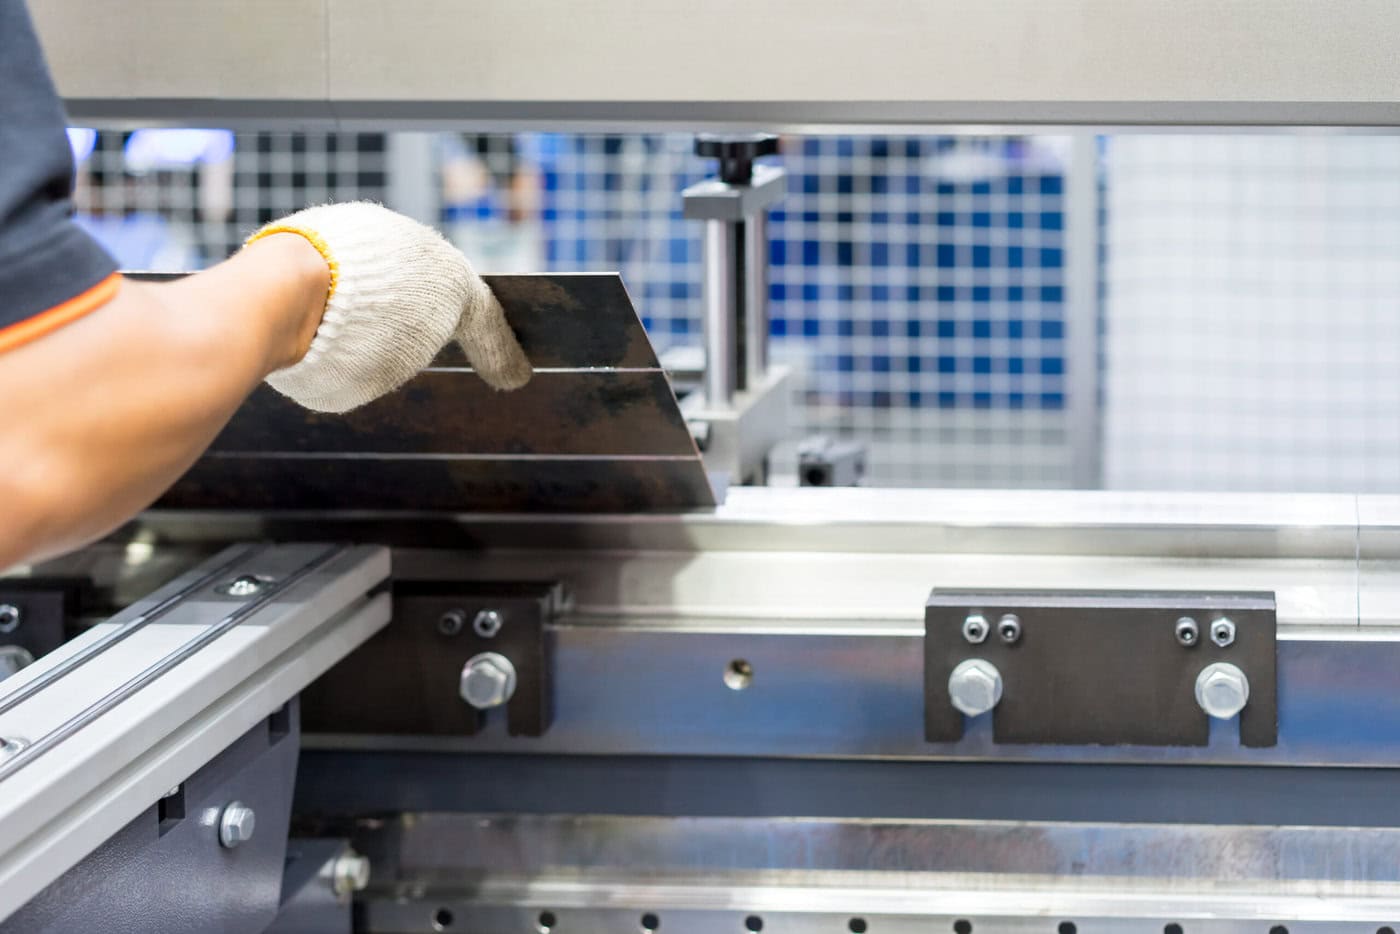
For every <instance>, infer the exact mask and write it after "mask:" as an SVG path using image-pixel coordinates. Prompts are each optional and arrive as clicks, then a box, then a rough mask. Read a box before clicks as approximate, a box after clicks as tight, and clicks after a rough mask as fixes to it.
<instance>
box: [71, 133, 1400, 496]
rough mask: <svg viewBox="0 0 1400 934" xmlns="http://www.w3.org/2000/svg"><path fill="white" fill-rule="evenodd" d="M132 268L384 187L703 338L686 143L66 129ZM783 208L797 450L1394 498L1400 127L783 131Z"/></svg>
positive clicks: (702, 164) (505, 263)
mask: <svg viewBox="0 0 1400 934" xmlns="http://www.w3.org/2000/svg"><path fill="white" fill-rule="evenodd" d="M70 136H71V138H72V140H73V144H74V150H75V155H76V157H77V160H78V163H79V171H78V176H77V177H78V184H77V194H76V200H77V204H78V208H79V212H80V214H81V217H82V219H83V223H84V224H86V225H87V226H88V227H89V229H91V230H92V231H93V232H94V233H95V234H97V236H98V237H99V238H100V239H102V241H103V242H104V243H106V244H107V245H108V247H109V249H111V250H112V251H113V252H114V253H115V254H116V255H117V256H118V258H119V260H120V261H121V263H122V264H123V266H125V267H126V268H132V269H152V270H180V269H193V268H199V267H202V266H205V265H208V264H210V263H213V262H216V261H218V260H219V259H221V258H222V257H224V256H226V255H228V254H229V253H230V252H232V251H233V250H235V249H236V248H237V247H238V245H239V243H240V242H241V241H242V238H243V237H245V236H246V235H247V234H248V233H249V232H251V231H252V230H253V229H254V228H255V227H257V226H258V225H259V224H261V223H263V222H266V221H268V220H270V219H272V218H273V217H276V216H279V215H282V214H285V213H287V212H289V211H292V210H295V209H297V208H300V207H302V206H305V205H307V204H312V203H318V202H324V201H331V200H346V199H354V198H369V199H373V200H376V201H382V202H384V203H386V204H388V205H389V206H391V207H394V208H397V209H399V210H401V211H404V212H406V213H409V214H411V215H413V216H416V217H418V218H420V219H422V220H425V221H429V222H432V223H435V224H436V225H438V226H439V227H440V228H441V229H442V230H443V231H444V232H445V233H446V234H447V235H448V236H449V237H450V238H451V239H452V240H453V241H454V242H455V243H457V245H458V246H460V247H461V248H462V249H463V250H464V251H465V252H466V253H467V255H468V256H469V257H470V258H471V259H472V260H473V262H474V263H475V264H476V265H477V267H478V268H479V269H481V270H483V271H487V272H528V271H537V270H539V271H544V270H549V271H567V270H614V269H615V270H620V271H621V272H622V275H623V277H624V280H625V282H626V283H627V285H628V288H629V290H630V291H631V293H632V295H633V298H634V299H635V301H636V302H637V305H638V307H639V310H640V311H641V312H642V314H643V316H644V320H645V323H646V325H647V327H648V328H649V329H650V331H651V334H652V337H653V340H654V341H655V342H656V344H657V346H658V348H660V349H661V350H662V351H663V352H667V351H669V352H672V353H674V352H676V351H677V350H678V349H684V348H686V347H694V346H698V344H699V341H700V320H701V305H700V300H701V266H700V261H701V244H700V236H701V229H700V225H699V224H698V223H695V222H688V221H686V220H684V219H683V218H682V216H681V208H682V203H681V198H680V192H681V190H682V189H683V188H684V187H685V186H687V185H689V184H691V183H693V182H695V181H697V180H699V179H701V178H703V177H705V176H706V175H707V174H710V172H711V171H712V168H713V167H712V165H707V163H706V161H705V160H702V159H700V158H697V157H696V156H694V155H693V154H692V150H693V138H692V137H691V136H689V135H685V134H629V135H625V136H600V135H573V134H544V133H521V134H509V135H507V134H499V135H480V134H460V133H451V134H449V133H433V134H428V133H390V134H385V133H285V132H277V133H255V132H240V133H237V134H233V133H227V132H222V131H185V130H142V131H137V132H134V133H122V132H116V131H107V130H104V131H101V132H93V131H88V130H77V129H75V130H73V131H71V132H70ZM780 159H781V162H782V164H783V165H784V166H785V167H786V168H787V169H788V172H789V174H790V181H789V193H788V195H787V196H786V198H784V200H783V201H782V203H781V205H780V206H779V208H778V209H777V210H775V211H774V212H773V214H772V215H771V223H770V225H769V231H770V235H771V244H770V259H771V271H770V283H769V298H770V315H771V321H772V339H773V353H774V356H775V358H776V359H778V360H781V361H786V362H790V363H792V364H794V365H795V366H796V367H797V368H798V371H799V374H800V380H799V382H798V386H799V390H798V393H799V402H800V405H798V406H797V408H796V411H797V413H798V416H799V417H798V418H796V419H795V420H794V422H793V424H792V426H791V432H792V440H793V441H796V440H798V439H800V438H803V437H806V436H809V435H812V434H815V433H823V434H827V435H831V436H835V437H839V438H853V439H858V440H860V441H863V442H865V443H866V444H867V445H868V448H869V473H868V476H867V478H866V482H867V483H869V484H872V485H881V486H958V487H1028V488H1037V487H1040V488H1063V487H1075V486H1077V487H1088V488H1092V487H1099V486H1102V487H1108V488H1117V489H1176V490H1283V491H1290V490H1296V491H1303V490H1310V491H1314V490H1337V491H1348V492H1355V491H1371V492H1378V491H1400V315H1397V314H1396V312H1397V310H1400V309H1397V307H1396V302H1397V300H1396V298H1395V296H1396V295H1400V176H1397V175H1396V174H1395V173H1394V171H1393V167H1394V165H1396V164H1397V161H1398V160H1400V138H1394V137H1382V136H1370V135H1344V134H1336V135H1308V136H1304V135H1294V134H1248V135H1211V136H1198V135H1178V134H1171V135H1158V134H1144V135H1118V136H1113V137H1095V136H1093V135H1090V134H1083V135H1078V136H1028V137H970V136H914V135H910V136H884V135H879V136H877V135H866V136H835V135H823V136H807V137H802V136H790V137H785V138H784V139H783V141H782V155H781V157H780Z"/></svg>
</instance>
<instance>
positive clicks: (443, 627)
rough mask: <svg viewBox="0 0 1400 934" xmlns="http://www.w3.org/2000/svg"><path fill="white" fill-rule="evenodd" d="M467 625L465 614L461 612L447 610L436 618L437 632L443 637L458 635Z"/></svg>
mask: <svg viewBox="0 0 1400 934" xmlns="http://www.w3.org/2000/svg"><path fill="white" fill-rule="evenodd" d="M466 625H467V614H466V613H463V612H462V611H461V610H448V611H447V612H446V613H444V614H442V615H441V616H439V617H438V621H437V631H438V632H440V633H442V634H443V635H444V636H456V635H460V634H461V632H462V630H463V629H465V628H466Z"/></svg>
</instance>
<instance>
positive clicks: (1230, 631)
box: [1210, 616, 1235, 649]
mask: <svg viewBox="0 0 1400 934" xmlns="http://www.w3.org/2000/svg"><path fill="white" fill-rule="evenodd" d="M1210 641H1211V642H1214V643H1215V644H1216V645H1218V646H1220V647H1221V648H1222V649H1223V648H1225V647H1226V646H1228V645H1233V644H1234V642H1235V623H1234V621H1233V620H1230V619H1228V618H1227V617H1224V616H1222V617H1220V618H1219V619H1217V620H1215V621H1214V622H1212V623H1211V624H1210Z"/></svg>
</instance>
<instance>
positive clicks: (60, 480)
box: [0, 234, 329, 569]
mask: <svg viewBox="0 0 1400 934" xmlns="http://www.w3.org/2000/svg"><path fill="white" fill-rule="evenodd" d="M328 284H329V271H328V269H327V267H326V264H325V262H324V261H323V260H322V258H321V257H320V255H319V254H318V253H317V252H316V251H315V250H314V249H313V248H312V247H311V246H310V245H309V244H308V243H307V242H306V241H305V240H303V239H302V238H301V237H298V236H295V235H291V234H280V235H276V236H272V237H268V238H266V239H264V240H261V241H259V242H258V243H255V244H253V245H251V246H250V247H248V248H247V249H246V250H244V251H243V252H241V253H239V254H238V255H237V256H235V257H234V258H233V259H231V260H229V261H227V262H225V263H223V264H221V265H219V266H216V267H214V268H213V269H210V270H208V271H206V272H203V273H200V274H198V275H195V276H190V277H188V278H186V279H183V280H180V281H178V282H174V283H169V284H159V285H157V284H144V283H136V282H126V283H124V284H123V285H122V288H121V290H120V292H119V293H118V294H117V296H116V297H115V298H114V299H112V300H111V301H110V302H108V303H107V304H106V305H104V306H103V307H102V308H100V309H98V310H97V311H95V312H93V313H91V314H90V315H88V316H86V317H85V318H83V319H81V320H79V321H76V322H74V323H73V324H71V325H69V326H67V327H64V328H62V329H60V330H58V331H56V332H54V333H53V334H50V335H48V336H46V337H45V338H43V339H41V340H37V341H34V342H32V343H30V344H27V345H25V346H23V347H20V348H18V349H16V350H13V351H11V352H9V353H7V354H6V355H5V356H4V358H3V361H0V517H4V518H5V520H6V523H5V525H6V534H5V535H4V536H0V569H3V568H4V567H6V566H8V565H9V564H12V563H14V562H16V561H20V560H26V559H34V558H39V557H43V556H46V555H51V554H56V553H59V552H61V551H64V550H66V549H69V548H72V547H75V546H77V545H79V544H82V543H83V542H86V541H89V540H91V539H93V538H95V537H98V536H100V535H102V534H104V533H106V532H108V531H110V530H111V529H112V528H114V527H116V526H117V525H119V524H120V523H121V522H123V521H125V520H126V519H127V518H129V517H130V516H131V515H133V514H134V513H136V512H137V511H139V510H140V509H142V508H144V507H145V506H147V505H149V504H150V503H151V502H152V501H153V500H154V499H155V498H156V497H157V496H159V495H160V493H161V492H162V491H163V490H164V489H165V488H166V487H168V486H169V485H170V483H171V482H173V481H174V480H175V479H176V478H177V477H179V475H180V474H181V473H183V472H184V471H185V470H186V469H187V468H188V467H189V465H190V464H191V463H192V462H193V461H194V459H195V458H196V457H197V456H198V455H199V453H200V452H201V451H203V450H204V448H205V447H206V446H207V445H208V444H209V442H210V441H211V440H213V438H214V436H215V435H216V434H217V433H218V432H219V430H220V429H221V428H222V427H223V425H224V424H225V422H227V421H228V419H229V417H230V416H231V415H232V414H233V412H234V411H235V410H236V409H237V407H238V405H239V404H240V403H241V402H242V401H243V399H244V398H245V397H246V396H247V394H248V393H249V392H250V391H251V390H252V389H253V388H254V387H255V386H256V385H257V384H258V383H259V382H260V381H261V380H262V379H263V378H264V377H266V376H267V375H268V374H269V373H271V372H272V371H273V370H276V369H279V368H281V367H285V366H288V365H290V364H292V363H294V362H295V361H296V360H298V359H299V358H300V357H301V355H302V354H303V353H304V352H305V349H306V347H307V346H308V345H309V344H310V341H311V338H312V335H313V334H314V333H315V330H316V325H317V323H318V322H319V318H320V309H321V306H322V304H323V303H324V300H325V295H326V289H327V286H328Z"/></svg>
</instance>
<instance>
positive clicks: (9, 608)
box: [0, 603, 24, 635]
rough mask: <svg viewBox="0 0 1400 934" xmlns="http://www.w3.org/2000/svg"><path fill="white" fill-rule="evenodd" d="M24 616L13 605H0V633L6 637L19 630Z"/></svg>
mask: <svg viewBox="0 0 1400 934" xmlns="http://www.w3.org/2000/svg"><path fill="white" fill-rule="evenodd" d="M23 621H24V615H23V614H22V613H20V611H19V607H17V606H15V605H14V604H13V603H0V633H4V634H6V635H8V634H9V633H12V632H14V631H15V630H16V629H18V628H19V624H20V623H21V622H23Z"/></svg>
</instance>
